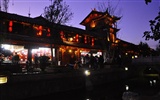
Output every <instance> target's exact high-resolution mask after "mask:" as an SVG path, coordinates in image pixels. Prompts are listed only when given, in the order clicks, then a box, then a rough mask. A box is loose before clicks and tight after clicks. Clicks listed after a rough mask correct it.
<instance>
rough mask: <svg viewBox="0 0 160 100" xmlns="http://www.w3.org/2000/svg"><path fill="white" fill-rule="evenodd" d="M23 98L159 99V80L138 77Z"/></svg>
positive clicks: (74, 99) (44, 99)
mask: <svg viewBox="0 0 160 100" xmlns="http://www.w3.org/2000/svg"><path fill="white" fill-rule="evenodd" d="M25 100H160V82H159V79H154V78H145V77H140V78H135V79H129V80H125V81H121V82H112V83H107V84H103V85H100V86H95V87H89V88H86V89H82V90H76V91H68V92H62V93H54V94H49V95H45V96H40V97H33V98H28V99H25Z"/></svg>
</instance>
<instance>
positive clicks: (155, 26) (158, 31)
mask: <svg viewBox="0 0 160 100" xmlns="http://www.w3.org/2000/svg"><path fill="white" fill-rule="evenodd" d="M149 22H150V28H151V30H150V31H145V32H144V36H143V37H145V39H146V40H149V39H153V40H155V41H157V40H159V42H160V12H159V15H158V16H157V17H156V18H155V19H154V20H150V21H149Z"/></svg>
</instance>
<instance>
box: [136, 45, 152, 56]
mask: <svg viewBox="0 0 160 100" xmlns="http://www.w3.org/2000/svg"><path fill="white" fill-rule="evenodd" d="M139 50H140V55H142V56H144V57H146V56H150V54H151V52H150V47H149V45H148V44H147V43H143V42H140V43H139Z"/></svg>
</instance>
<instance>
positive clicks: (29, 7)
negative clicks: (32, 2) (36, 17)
mask: <svg viewBox="0 0 160 100" xmlns="http://www.w3.org/2000/svg"><path fill="white" fill-rule="evenodd" d="M30 15H31V13H30V7H29V13H28V16H29V17H30Z"/></svg>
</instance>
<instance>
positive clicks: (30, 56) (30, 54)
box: [27, 48, 32, 65]
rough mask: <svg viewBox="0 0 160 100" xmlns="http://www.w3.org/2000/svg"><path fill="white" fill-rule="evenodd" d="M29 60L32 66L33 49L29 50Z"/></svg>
mask: <svg viewBox="0 0 160 100" xmlns="http://www.w3.org/2000/svg"><path fill="white" fill-rule="evenodd" d="M27 60H28V61H29V63H30V65H32V48H28V56H27Z"/></svg>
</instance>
